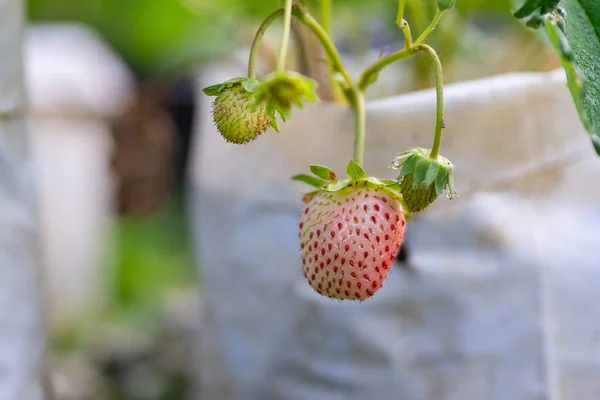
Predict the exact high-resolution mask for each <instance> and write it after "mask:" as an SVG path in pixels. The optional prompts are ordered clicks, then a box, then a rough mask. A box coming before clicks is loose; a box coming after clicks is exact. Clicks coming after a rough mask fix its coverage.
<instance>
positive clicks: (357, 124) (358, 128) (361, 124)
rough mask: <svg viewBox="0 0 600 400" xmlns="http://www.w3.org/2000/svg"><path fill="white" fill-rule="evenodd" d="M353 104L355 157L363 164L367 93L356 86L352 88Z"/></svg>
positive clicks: (355, 159)
mask: <svg viewBox="0 0 600 400" xmlns="http://www.w3.org/2000/svg"><path fill="white" fill-rule="evenodd" d="M352 105H353V106H354V155H353V159H354V161H356V162H357V163H358V164H359V165H361V166H362V165H363V161H364V153H365V134H366V125H367V121H366V107H365V95H364V93H363V92H362V91H361V90H360V89H359V88H358V87H356V86H354V87H353V88H352Z"/></svg>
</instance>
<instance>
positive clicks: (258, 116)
mask: <svg viewBox="0 0 600 400" xmlns="http://www.w3.org/2000/svg"><path fill="white" fill-rule="evenodd" d="M257 86H258V81H256V80H254V79H249V78H236V79H232V80H229V81H227V82H225V83H222V84H219V85H214V86H210V87H208V88H205V89H204V92H205V93H206V94H207V95H210V96H216V99H215V101H214V102H213V109H212V114H213V119H214V122H215V125H216V127H217V129H218V131H219V132H220V133H221V135H222V136H223V138H224V139H225V140H226V141H228V142H232V143H237V144H243V143H248V142H251V141H253V140H255V139H256V138H257V137H258V136H259V135H261V134H263V133H264V132H265V131H266V130H267V129H268V128H269V127H270V126H271V127H273V128H275V129H276V130H277V123H276V120H275V115H274V112H268V111H267V107H266V105H260V104H258V105H257V104H256V94H255V90H256V87H257Z"/></svg>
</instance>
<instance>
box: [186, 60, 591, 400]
mask: <svg viewBox="0 0 600 400" xmlns="http://www.w3.org/2000/svg"><path fill="white" fill-rule="evenodd" d="M240 74H243V70H241V69H240V70H237V69H231V68H229V69H228V68H227V67H224V66H216V67H215V68H214V69H211V70H210V71H207V72H206V73H205V74H204V76H203V79H202V80H201V82H200V85H199V88H201V87H203V86H207V85H209V84H214V83H217V82H220V81H223V80H225V79H227V78H230V77H232V76H236V75H240ZM445 94H446V116H445V120H446V126H447V128H446V129H445V136H444V142H443V148H442V154H443V155H445V156H447V157H448V158H450V159H451V160H452V161H454V163H455V165H456V187H457V190H458V191H459V192H460V193H461V196H460V197H458V198H455V199H454V200H452V201H451V202H448V201H447V200H446V199H444V198H441V199H440V200H438V202H437V203H436V204H435V205H434V206H433V207H431V209H430V210H428V211H427V212H425V213H423V214H422V215H420V216H419V217H418V218H416V219H415V220H414V221H413V222H411V223H410V224H409V225H408V227H407V240H408V245H409V246H410V250H411V266H412V270H402V269H399V268H395V269H394V270H393V271H392V273H391V274H390V276H389V278H388V281H387V282H386V283H385V284H384V286H383V289H382V290H381V291H380V292H379V293H377V295H376V296H375V297H374V298H373V299H371V300H368V301H366V302H364V303H356V302H340V301H332V300H329V299H327V298H324V297H321V296H319V295H317V294H316V293H315V292H314V291H313V290H312V289H311V288H310V287H309V285H308V284H307V283H306V281H305V279H304V278H303V276H302V270H301V265H300V253H299V242H298V231H297V230H298V221H299V212H300V209H301V205H300V195H299V194H298V193H297V192H295V189H296V188H302V189H304V187H303V186H301V185H298V184H296V183H292V182H291V181H290V180H289V177H290V176H292V175H294V174H297V173H301V172H306V171H308V165H309V164H311V163H316V164H324V165H328V166H330V167H332V168H334V169H335V170H336V171H339V173H340V174H342V173H343V171H344V167H345V165H346V163H347V162H348V159H349V157H351V154H352V153H351V152H352V124H353V120H352V115H351V112H350V111H349V110H347V109H344V108H343V107H340V106H337V105H316V106H309V107H307V108H306V109H305V110H304V111H294V113H293V115H292V120H291V122H290V123H288V124H285V125H284V126H283V127H282V128H283V129H282V133H281V134H280V135H276V134H275V133H269V134H267V135H265V136H264V137H262V138H261V139H260V140H258V141H256V142H254V143H252V144H249V145H246V146H235V145H231V144H227V143H225V142H224V141H223V140H222V139H221V138H220V136H219V134H218V133H217V132H216V130H215V128H214V126H213V124H212V121H211V118H210V108H209V106H210V99H209V98H205V97H201V98H202V99H203V100H204V101H203V103H202V104H201V106H200V109H199V113H200V116H199V123H198V129H197V133H198V135H197V141H196V147H195V161H196V163H195V166H194V169H193V173H192V177H191V179H192V182H193V184H194V187H195V191H194V195H193V198H192V200H193V203H192V204H193V211H194V227H195V232H196V238H197V240H196V243H197V249H198V254H199V266H200V273H201V279H202V284H203V285H202V293H203V296H204V314H203V320H202V322H203V325H202V332H201V338H200V343H201V346H200V354H199V359H200V365H201V366H202V369H201V374H200V375H201V376H200V378H201V383H200V387H201V389H200V390H201V393H200V398H202V399H215V398H218V399H224V400H228V399H235V400H238V399H240V400H242V399H243V400H255V399H256V400H270V399H286V400H296V399H297V400H307V399H310V400H335V399H340V400H342V399H343V400H364V399H377V400H388V399H389V400H481V399H497V400H534V399H535V400H539V399H552V400H572V399H578V400H593V399H598V398H600V379H598V377H599V376H600V363H599V362H598V360H600V346H599V345H598V343H600V337H599V336H598V333H597V332H600V306H598V305H597V302H596V301H595V293H597V292H598V290H600V268H598V267H599V266H600V261H598V260H600V246H598V245H599V244H600V239H598V236H597V232H599V231H600V206H598V204H600V187H599V186H598V185H596V184H594V182H598V179H599V177H600V159H599V158H598V157H596V156H595V154H594V152H593V149H592V147H591V144H590V142H589V139H588V138H587V136H586V134H585V132H584V130H583V128H582V126H581V124H580V122H579V119H578V117H577V115H576V113H575V110H574V107H573V105H572V100H571V99H570V97H569V93H568V91H567V89H566V88H565V82H564V73H563V72H562V71H557V72H554V73H550V74H535V73H532V74H515V75H506V76H500V77H494V78H490V79H485V80H480V81H474V82H466V83H460V84H456V85H449V86H447V87H446V90H445ZM434 114H435V94H434V92H433V91H432V90H427V91H423V92H418V93H411V94H407V95H403V96H399V97H394V98H388V99H385V100H382V101H377V102H373V103H370V104H369V105H368V118H367V120H368V121H367V122H368V130H367V131H368V132H367V143H366V163H365V164H366V169H367V172H368V173H369V174H371V175H375V176H378V177H381V178H390V177H393V176H394V171H392V170H390V169H389V168H388V165H389V162H390V160H391V159H392V157H393V156H394V155H395V154H397V153H399V152H401V151H403V150H405V149H408V148H410V147H413V146H421V147H429V146H430V143H431V139H432V133H433V124H434Z"/></svg>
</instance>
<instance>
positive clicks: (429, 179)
mask: <svg viewBox="0 0 600 400" xmlns="http://www.w3.org/2000/svg"><path fill="white" fill-rule="evenodd" d="M429 164H430V165H429V168H427V172H426V174H425V179H424V180H423V183H424V184H425V186H430V185H431V184H432V183H433V182H435V179H436V178H437V176H438V175H439V173H440V169H441V168H440V166H439V165H438V164H437V163H435V162H431V163H429Z"/></svg>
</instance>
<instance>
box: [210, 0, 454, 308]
mask: <svg viewBox="0 0 600 400" xmlns="http://www.w3.org/2000/svg"><path fill="white" fill-rule="evenodd" d="M322 1H328V0H322ZM454 2H455V1H454V0H438V12H437V14H436V16H435V18H434V21H433V22H432V24H431V25H430V26H429V27H428V28H427V30H426V31H425V32H423V34H421V36H419V38H417V39H416V40H415V41H414V42H413V40H412V36H411V32H410V27H409V25H408V23H407V22H406V21H405V20H404V19H403V13H404V3H405V2H404V1H402V0H400V2H399V3H400V5H399V11H398V20H397V23H398V26H399V27H400V28H401V29H402V30H403V32H404V35H405V39H406V45H405V48H404V49H402V50H400V51H397V52H395V53H392V54H389V55H387V56H385V57H382V58H380V59H379V60H378V61H377V62H375V63H374V64H373V65H372V66H370V67H369V68H367V69H366V70H365V72H364V73H363V74H362V75H361V77H360V79H358V80H357V81H356V82H355V81H353V80H352V78H351V77H350V75H349V74H348V72H347V71H346V69H345V68H344V66H343V64H342V62H341V59H340V57H339V54H338V52H337V50H336V48H335V45H334V44H333V43H332V42H331V40H330V38H329V35H328V33H327V32H326V31H325V30H324V29H323V27H322V26H321V25H320V24H319V23H318V22H317V21H316V20H315V19H314V18H312V16H311V15H310V14H309V13H308V11H307V10H306V9H305V8H304V7H303V6H302V5H300V4H299V3H297V2H294V1H293V0H286V2H285V7H284V8H282V9H279V10H276V11H275V12H274V13H272V14H271V15H270V16H269V17H267V19H265V22H263V24H262V25H261V27H260V28H259V30H258V32H257V35H256V38H255V40H254V43H253V46H252V49H251V53H250V59H249V66H248V77H247V78H244V77H240V78H235V79H231V80H229V81H227V82H224V83H221V84H218V85H214V86H210V87H207V88H206V89H204V92H205V93H206V94H207V95H209V96H215V97H216V99H215V101H214V103H213V117H214V122H215V125H216V127H217V129H218V131H219V132H220V134H221V135H222V136H223V138H224V139H225V140H226V141H228V142H232V143H235V144H245V143H249V142H251V141H253V140H255V139H256V138H258V136H260V135H261V134H263V133H265V132H266V131H267V130H268V128H269V127H271V128H273V129H274V130H276V131H278V132H279V128H278V124H277V116H279V117H280V118H281V120H282V121H283V122H285V121H287V120H288V119H289V118H290V116H291V111H292V107H293V106H297V107H302V106H303V104H304V102H305V101H310V102H316V101H317V96H316V94H315V91H316V88H317V83H316V82H315V81H313V80H312V79H310V78H308V77H305V76H302V75H300V74H297V73H294V72H291V71H287V70H286V69H285V55H286V51H287V41H288V38H289V32H290V19H291V18H292V16H295V17H296V18H297V19H298V20H299V21H300V22H301V23H303V24H304V25H305V26H307V27H308V28H309V29H310V30H312V32H313V33H314V34H315V35H316V36H317V38H318V39H319V40H320V41H321V43H322V45H323V47H324V49H325V52H326V54H327V59H328V62H329V63H330V65H331V71H332V75H335V76H336V77H338V78H340V79H337V78H335V79H333V82H334V84H335V85H336V87H337V89H339V93H341V94H342V95H343V96H344V97H345V100H346V103H347V104H349V105H351V106H352V107H353V109H354V111H355V116H356V124H355V125H356V126H355V141H354V155H353V158H352V159H351V160H350V162H349V164H348V167H347V168H346V174H347V178H346V179H338V178H337V176H336V174H335V173H334V171H332V170H331V169H329V168H327V167H324V166H320V165H311V166H310V171H311V173H312V175H308V174H300V175H296V176H294V177H293V179H294V180H297V181H301V182H304V183H306V184H308V185H311V186H312V187H313V189H312V191H310V192H308V193H306V194H304V197H303V202H304V206H303V210H302V214H301V218H300V222H299V236H300V249H301V253H302V266H303V272H304V276H305V278H306V279H307V281H308V283H309V284H310V285H311V287H312V288H313V289H314V290H315V291H317V292H318V293H319V294H321V295H324V296H328V297H331V298H336V299H341V300H346V299H349V300H360V301H362V300H365V299H367V298H370V297H371V296H373V295H374V294H375V293H376V292H377V291H378V290H379V289H380V288H381V287H382V285H383V283H384V281H385V279H386V277H387V275H388V272H389V271H390V268H391V266H392V264H393V262H394V260H395V258H396V254H397V253H398V251H399V250H400V247H401V246H402V243H403V241H404V234H405V229H406V220H407V217H408V216H409V215H411V214H412V213H418V212H421V211H423V210H425V209H426V208H427V207H428V206H429V205H430V204H431V203H433V202H434V201H435V200H436V199H437V198H438V197H439V196H440V194H441V193H442V192H443V191H444V190H446V189H447V192H448V197H449V198H452V197H453V196H455V195H456V191H455V190H454V179H453V169H454V167H453V165H452V163H451V162H450V161H449V160H448V159H446V158H444V157H442V156H440V155H439V148H440V142H441V134H442V128H443V127H444V122H443V91H442V90H443V89H442V86H443V85H442V80H443V79H442V70H441V64H440V62H439V58H438V57H437V54H435V51H434V50H433V49H432V48H431V47H430V46H428V45H426V44H424V43H423V41H424V40H425V38H426V37H427V34H428V33H429V32H431V31H432V30H433V29H434V28H435V25H436V24H437V21H439V18H440V16H441V15H442V13H444V12H445V11H446V10H448V9H450V8H452V7H453V5H454ZM280 16H283V17H284V19H285V20H284V21H285V25H284V31H283V35H282V42H281V47H280V51H279V57H278V65H277V70H276V71H275V72H273V73H272V74H270V75H267V76H266V77H264V78H262V79H261V80H257V79H256V76H255V71H254V70H255V68H254V63H255V62H256V54H257V49H258V45H259V44H260V39H261V38H262V36H263V34H264V31H265V29H266V28H267V27H268V25H269V24H270V23H272V22H273V20H275V19H276V18H278V17H280ZM421 51H422V52H425V53H427V54H428V55H429V56H430V58H431V60H432V61H433V63H434V66H435V69H436V91H437V105H438V107H437V112H436V131H435V138H434V142H433V147H432V149H430V150H429V149H423V148H414V149H412V150H409V151H405V152H401V153H399V154H398V155H397V157H396V158H394V160H392V162H391V167H392V168H393V169H396V170H398V171H399V175H398V177H397V178H396V179H378V178H375V177H372V176H368V175H367V173H366V172H365V170H364V169H363V167H362V166H361V164H362V158H363V153H364V137H365V133H366V132H365V131H366V128H365V115H364V114H365V107H364V91H365V89H366V88H367V86H368V85H369V84H371V83H372V82H373V81H375V79H376V78H377V76H378V73H379V71H380V70H381V69H383V68H384V67H385V66H387V65H389V64H390V63H392V62H394V61H396V60H400V59H403V58H408V57H411V56H412V55H414V54H416V53H418V52H421Z"/></svg>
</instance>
